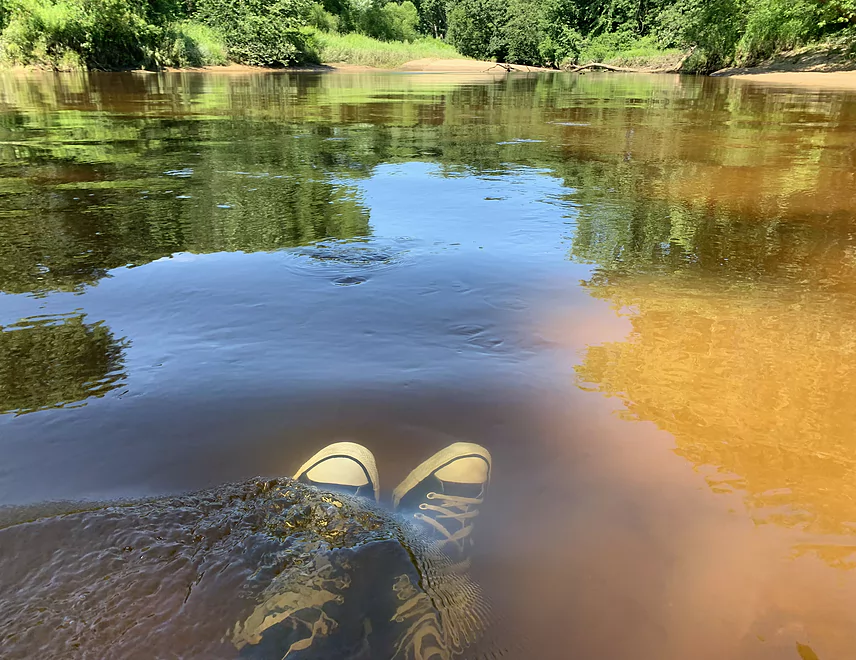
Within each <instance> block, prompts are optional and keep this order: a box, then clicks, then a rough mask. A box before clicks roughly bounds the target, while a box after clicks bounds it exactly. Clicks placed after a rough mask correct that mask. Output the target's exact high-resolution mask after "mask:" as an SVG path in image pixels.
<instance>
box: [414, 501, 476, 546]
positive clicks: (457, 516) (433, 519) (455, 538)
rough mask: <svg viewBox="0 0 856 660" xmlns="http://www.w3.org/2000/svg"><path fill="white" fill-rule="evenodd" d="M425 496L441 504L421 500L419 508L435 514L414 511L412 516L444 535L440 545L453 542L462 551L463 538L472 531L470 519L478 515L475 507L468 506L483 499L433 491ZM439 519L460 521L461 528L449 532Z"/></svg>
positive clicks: (472, 505) (473, 505)
mask: <svg viewBox="0 0 856 660" xmlns="http://www.w3.org/2000/svg"><path fill="white" fill-rule="evenodd" d="M426 497H427V498H428V499H429V500H439V501H440V502H441V503H442V504H441V505H438V504H427V503H425V502H423V503H422V504H420V505H419V508H420V509H421V510H422V511H432V512H434V513H435V514H437V515H435V516H430V515H426V514H424V513H416V514H414V518H418V519H419V520H422V521H424V522H426V523H428V524H429V525H431V526H432V527H433V528H434V529H436V530H437V531H438V532H439V533H440V534H442V535H443V536H444V537H446V538H445V539H444V540H443V541H442V542H441V547H442V546H445V545H447V544H450V543H451V544H454V545H455V546H456V547H457V548H458V550H460V551H461V552H463V550H464V540H465V539H466V538H467V537H468V536H469V535H470V532H472V531H473V524H472V522H470V520H471V519H472V518H475V517H476V516H477V515H479V510H478V509H477V508H470V507H477V506H479V505H480V504H481V503H482V502H483V501H484V500H483V499H482V498H479V497H460V496H458V495H446V494H444V493H434V492H431V493H428V494H427V495H426ZM453 509H455V510H453ZM440 519H443V520H457V521H458V522H459V523H461V528H460V529H459V530H457V531H455V532H450V531H449V530H448V529H447V528H446V526H445V525H443V524H442V523H441V522H439V521H440Z"/></svg>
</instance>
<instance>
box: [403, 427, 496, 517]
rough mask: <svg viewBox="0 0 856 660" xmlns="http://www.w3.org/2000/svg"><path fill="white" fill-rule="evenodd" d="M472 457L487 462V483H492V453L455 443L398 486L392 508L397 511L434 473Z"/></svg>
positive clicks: (468, 443) (418, 468)
mask: <svg viewBox="0 0 856 660" xmlns="http://www.w3.org/2000/svg"><path fill="white" fill-rule="evenodd" d="M470 456H478V457H480V458H483V459H484V460H485V461H487V482H485V483H488V482H489V481H490V472H491V469H492V468H493V464H492V462H491V457H490V452H489V451H488V450H487V449H485V448H484V447H482V446H481V445H477V444H475V443H474V442H455V443H453V444H451V445H449V446H448V447H446V448H444V449H441V450H440V451H438V452H437V453H436V454H434V455H433V456H431V457H430V458H428V459H426V460H424V461H422V463H420V464H419V465H418V466H416V469H414V470H413V472H411V473H410V474H408V475H407V476H406V477H405V478H404V481H402V482H401V483H400V484H398V486H396V488H395V490H394V491H393V492H392V506H393V507H394V508H396V509H397V508H398V503H399V502H400V501H401V498H402V497H404V496H405V495H406V494H407V493H408V492H410V491H411V490H412V489H413V488H415V487H416V486H417V485H418V484H419V483H421V482H422V481H423V480H424V479H425V478H427V477H428V476H430V475H431V473H432V472H436V471H437V470H439V469H440V468H441V467H443V466H444V465H448V464H449V463H451V462H452V461H454V460H457V459H459V458H467V457H470Z"/></svg>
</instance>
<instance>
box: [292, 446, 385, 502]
mask: <svg viewBox="0 0 856 660" xmlns="http://www.w3.org/2000/svg"><path fill="white" fill-rule="evenodd" d="M294 479H296V480H297V481H300V482H301V483H304V484H311V485H313V486H317V487H318V488H322V489H324V490H334V491H338V492H343V493H348V494H350V495H357V496H360V497H369V498H370V497H374V499H375V501H377V500H378V499H379V496H380V484H379V483H378V474H377V465H376V464H375V458H374V456H373V455H372V453H371V452H370V451H369V450H368V449H367V448H366V447H363V446H362V445H358V444H357V443H356V442H334V443H333V444H332V445H327V446H326V447H324V449H322V450H321V451H319V452H318V453H317V454H315V455H314V456H313V457H312V458H310V459H309V460H308V461H306V462H305V463H304V464H303V465H301V466H300V469H299V470H298V471H297V472H296V473H295V475H294Z"/></svg>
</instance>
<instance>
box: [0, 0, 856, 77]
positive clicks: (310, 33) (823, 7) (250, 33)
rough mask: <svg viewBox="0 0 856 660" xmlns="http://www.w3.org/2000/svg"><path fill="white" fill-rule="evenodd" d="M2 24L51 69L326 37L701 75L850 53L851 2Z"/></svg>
mask: <svg viewBox="0 0 856 660" xmlns="http://www.w3.org/2000/svg"><path fill="white" fill-rule="evenodd" d="M0 27H2V29H3V31H2V34H0V51H2V56H3V58H4V59H5V61H7V62H9V63H12V64H25V65H26V64H40V65H46V66H51V67H55V68H73V67H88V68H121V67H139V66H145V67H156V66H163V65H174V66H188V65H201V64H216V63H222V62H224V61H226V60H227V59H231V60H233V61H237V62H241V63H246V64H260V65H280V66H285V65H289V64H293V63H299V62H306V61H317V60H318V58H319V52H318V48H319V44H318V39H317V38H316V35H317V34H319V33H321V34H325V33H326V34H339V35H347V34H357V35H362V36H365V37H371V38H374V39H376V40H380V41H385V42H404V43H413V42H418V41H420V40H424V39H426V38H430V39H443V40H445V41H446V42H447V43H449V44H451V45H452V46H454V47H455V48H456V49H457V50H458V51H459V52H460V53H462V54H464V55H467V56H471V57H476V58H481V59H495V60H499V61H506V62H512V63H521V64H534V65H542V66H560V65H562V64H565V63H584V62H589V61H599V60H605V59H609V58H612V57H615V56H616V55H623V56H625V57H630V58H631V59H632V58H633V57H639V58H643V59H644V58H648V59H649V60H650V59H651V58H654V59H656V57H657V56H659V55H663V54H668V53H674V54H677V56H678V58H679V57H680V55H681V54H682V53H687V52H690V51H691V52H692V56H691V58H690V59H689V61H688V62H687V63H686V68H687V69H688V70H695V71H709V70H713V69H716V68H719V67H722V66H728V65H732V64H751V63H753V62H756V61H758V60H760V59H763V58H765V57H768V56H770V55H772V54H774V53H776V52H778V51H781V50H786V49H790V48H793V47H796V46H800V45H803V44H808V43H812V42H815V41H819V40H824V39H828V38H831V37H834V38H837V39H839V41H841V42H842V44H843V45H844V46H845V47H847V45H848V44H850V46H849V47H850V48H851V50H853V45H852V44H854V43H856V0H605V1H604V0H402V1H400V2H398V1H395V0H318V1H313V0H0Z"/></svg>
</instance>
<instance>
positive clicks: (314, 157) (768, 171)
mask: <svg viewBox="0 0 856 660" xmlns="http://www.w3.org/2000/svg"><path fill="white" fill-rule="evenodd" d="M0 83H2V88H0V91H2V99H0V100H2V103H3V114H2V117H1V118H0V120H2V127H0V136H2V139H0V143H2V144H0V195H2V200H3V201H2V208H0V211H2V218H0V287H2V290H3V291H4V292H5V293H4V295H3V296H2V298H0V324H2V326H3V333H2V335H0V411H2V412H3V413H4V414H3V415H0V437H2V443H3V449H4V461H3V464H2V466H0V501H2V503H4V504H9V505H17V504H31V503H38V502H41V501H45V500H57V499H79V498H112V497H135V496H144V495H158V494H164V493H174V492H182V491H187V490H191V489H196V488H202V487H208V486H215V485H218V484H221V483H224V482H227V481H235V480H240V479H244V478H247V477H250V476H253V475H255V474H266V475H283V474H289V473H290V471H292V470H293V469H294V468H295V467H296V466H297V465H298V464H299V463H300V462H302V460H303V459H305V458H306V457H307V456H308V455H309V454H311V453H312V452H314V451H315V449H317V448H318V447H319V446H320V445H321V444H324V443H326V442H328V441H330V440H331V439H335V438H340V437H350V438H354V439H356V440H358V441H360V442H363V443H364V444H366V445H367V446H369V447H370V448H371V449H372V450H373V451H374V452H375V454H376V455H377V458H378V466H379V468H380V473H381V485H382V488H383V489H384V491H385V492H387V493H388V492H389V491H390V490H391V489H392V488H393V487H394V486H395V484H396V483H397V481H398V480H399V479H400V478H402V477H403V476H404V475H405V474H406V473H407V472H408V471H409V470H410V469H411V468H412V467H414V466H415V465H416V464H417V463H418V462H419V461H421V460H422V459H423V458H425V457H426V456H427V455H429V454H430V453H432V452H433V451H436V449H438V448H440V447H442V446H443V445H444V444H446V443H447V442H448V439H449V438H450V437H453V438H464V439H469V440H472V441H476V442H480V443H482V444H483V445H485V446H486V447H488V448H489V449H490V451H491V452H492V454H493V455H494V462H495V473H494V481H493V488H492V490H491V494H490V502H488V503H486V505H485V508H484V511H483V515H482V516H481V518H480V520H479V527H478V530H477V534H478V535H479V536H478V541H479V544H478V546H477V547H478V548H479V549H478V551H477V555H476V557H475V558H474V564H473V566H474V569H473V570H474V572H475V573H476V574H477V575H478V577H479V578H480V582H481V583H482V584H483V585H485V587H486V590H487V591H488V593H489V595H490V597H491V599H492V600H493V601H494V605H495V610H496V612H497V616H498V617H499V618H500V620H502V621H503V623H502V625H500V626H497V630H496V631H494V632H491V633H489V634H488V635H487V636H486V639H485V652H489V651H496V650H507V651H509V652H510V653H512V655H517V656H519V657H556V658H564V657H568V654H569V652H571V651H572V652H573V653H574V655H579V656H580V657H594V656H597V657H604V658H624V657H631V656H632V657H643V658H658V659H659V658H685V657H697V658H707V657H710V658H721V657H730V658H751V659H755V658H782V657H793V658H799V657H800V655H799V654H800V653H801V652H805V651H800V650H799V649H800V648H803V647H798V646H797V645H798V644H801V645H805V646H807V647H810V648H811V649H813V652H815V653H816V654H817V655H818V657H820V658H822V659H825V658H836V657H842V655H841V654H842V653H844V651H845V650H847V649H851V648H854V646H856V634H854V632H853V631H854V630H856V627H854V625H853V624H854V621H853V620H852V613H851V611H850V610H852V608H848V607H847V606H846V603H848V602H852V599H853V598H854V596H856V581H854V577H853V573H852V568H853V566H854V565H856V564H854V554H853V548H854V547H856V546H854V542H853V541H854V537H853V534H854V533H856V504H854V502H856V479H854V477H856V474H854V473H856V470H854V463H856V446H854V444H853V437H854V433H853V432H854V431H856V413H854V411H853V409H852V407H851V406H850V402H851V401H852V400H853V398H852V397H853V395H854V394H856V376H854V372H853V369H854V366H856V364H854V357H856V325H854V323H856V322H854V320H853V319H856V297H854V294H856V286H854V285H856V256H854V255H856V246H854V245H853V240H852V237H851V230H850V227H851V223H852V218H853V217H854V212H856V175H854V171H856V160H854V159H856V148H854V146H853V145H854V144H856V139H854V138H856V98H854V97H853V96H848V95H846V94H844V93H838V92H834V91H824V92H814V91H799V90H789V89H783V88H762V87H757V86H752V85H747V84H741V83H735V82H733V81H725V80H713V79H681V78H676V77H671V76H649V77H635V76H624V77H609V76H598V75H595V76H586V77H571V76H565V75H546V76H519V77H501V76H496V77H484V78H469V79H468V78H461V77H457V76H432V75H407V76H405V75H400V74H399V75H397V74H360V75H345V74H336V75H328V76H309V75H286V74H258V75H243V74H242V75H239V76H227V75H205V74H165V75H136V74H134V75H131V74H127V75H126V74H122V75H95V74H93V75H90V76H88V77H76V76H71V75H69V76H64V75H60V76H55V75H41V74H31V75H21V74H15V75H11V74H10V75H4V76H3V77H2V79H1V80H0ZM604 395H606V396H604ZM533 654H534V655H533Z"/></svg>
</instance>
